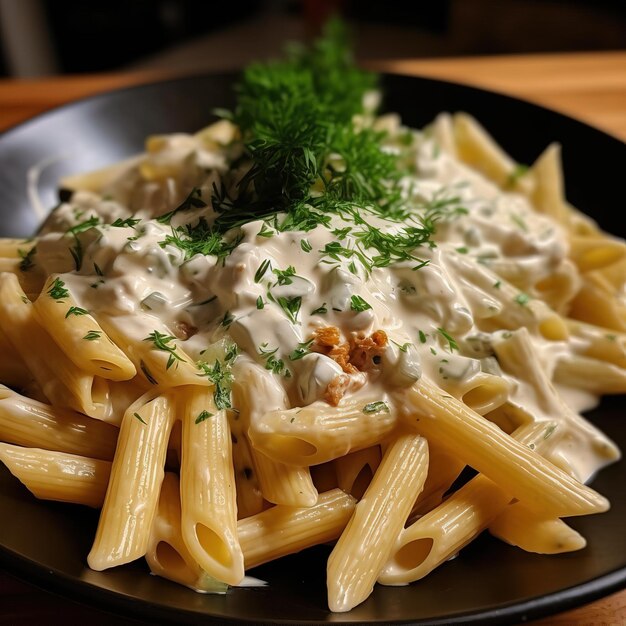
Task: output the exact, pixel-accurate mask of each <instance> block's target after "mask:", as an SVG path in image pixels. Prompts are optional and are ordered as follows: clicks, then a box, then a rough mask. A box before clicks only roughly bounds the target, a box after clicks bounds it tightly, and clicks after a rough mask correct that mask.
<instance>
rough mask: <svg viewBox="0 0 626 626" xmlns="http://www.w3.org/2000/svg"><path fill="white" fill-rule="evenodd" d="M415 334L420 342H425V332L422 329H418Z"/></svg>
mask: <svg viewBox="0 0 626 626" xmlns="http://www.w3.org/2000/svg"><path fill="white" fill-rule="evenodd" d="M417 334H418V336H419V338H420V343H426V333H424V331H422V330H418V331H417Z"/></svg>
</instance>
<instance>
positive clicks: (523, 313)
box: [451, 255, 568, 341]
mask: <svg viewBox="0 0 626 626" xmlns="http://www.w3.org/2000/svg"><path fill="white" fill-rule="evenodd" d="M451 261H452V264H453V267H454V269H455V270H456V271H458V273H459V275H460V276H461V277H462V279H463V282H462V287H463V290H464V291H466V292H467V293H468V294H469V295H470V296H471V297H475V295H476V289H479V290H480V291H482V292H483V293H484V294H486V295H487V296H489V298H491V299H492V300H493V304H492V305H491V306H489V307H487V308H486V309H485V310H484V312H483V311H481V315H480V317H481V318H483V325H484V326H485V327H486V328H489V329H493V330H499V329H509V330H514V329H516V328H521V327H522V326H524V327H527V328H530V329H536V330H537V331H538V332H539V333H540V334H541V335H542V336H543V337H545V338H546V339H550V340H552V341H559V340H564V339H567V336H568V334H567V326H566V325H565V323H564V322H563V318H562V317H561V316H560V315H559V314H558V313H556V312H555V311H553V310H552V309H550V307H548V305H546V304H545V302H542V301H541V300H535V299H533V298H530V296H529V295H528V294H526V293H524V292H521V291H519V290H518V289H517V288H516V287H514V286H513V285H511V284H509V283H507V282H506V281H505V280H502V279H501V278H500V277H499V276H498V275H497V274H495V273H493V272H491V271H489V270H488V269H487V268H486V267H484V266H482V265H479V264H477V263H475V262H474V261H472V260H471V259H468V258H467V257H466V256H465V255H458V256H457V257H456V258H455V257H451ZM483 316H484V317H483Z"/></svg>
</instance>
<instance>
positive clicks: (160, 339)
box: [144, 330, 185, 370]
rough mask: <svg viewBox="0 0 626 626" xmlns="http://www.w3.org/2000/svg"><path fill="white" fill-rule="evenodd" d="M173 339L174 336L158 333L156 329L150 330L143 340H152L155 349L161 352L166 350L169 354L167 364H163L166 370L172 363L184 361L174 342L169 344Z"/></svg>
mask: <svg viewBox="0 0 626 626" xmlns="http://www.w3.org/2000/svg"><path fill="white" fill-rule="evenodd" d="M175 339H176V337H172V336H171V335H165V334H164V333H160V332H159V331H158V330H155V331H153V332H151V333H150V334H149V335H148V336H147V337H145V338H144V341H150V342H152V344H153V346H154V349H155V350H161V351H162V352H167V353H168V354H169V356H168V358H167V364H166V366H165V369H166V370H168V369H170V367H172V365H174V363H176V362H177V361H183V362H184V361H185V359H183V358H182V357H181V356H180V355H179V354H177V352H176V350H177V346H176V344H174V345H170V344H171V342H172V341H175Z"/></svg>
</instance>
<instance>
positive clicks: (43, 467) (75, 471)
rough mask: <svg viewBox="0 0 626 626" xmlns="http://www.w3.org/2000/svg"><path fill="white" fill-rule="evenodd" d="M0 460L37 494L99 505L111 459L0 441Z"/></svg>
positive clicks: (49, 497) (63, 500) (59, 499)
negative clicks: (26, 446) (91, 457)
mask: <svg viewBox="0 0 626 626" xmlns="http://www.w3.org/2000/svg"><path fill="white" fill-rule="evenodd" d="M0 461H2V462H3V463H4V464H5V465H6V466H7V468H8V469H9V471H10V472H11V474H13V476H15V477H16V478H17V479H18V480H19V481H20V482H21V483H22V484H23V485H24V486H25V487H26V488H27V489H28V490H29V491H30V492H31V493H32V494H33V495H34V496H35V497H36V498H40V499H42V500H58V501H59V502H71V503H74V504H84V505H86V506H91V507H95V508H100V507H101V506H102V503H103V502H104V494H105V492H106V489H107V484H108V482H109V475H110V473H111V463H110V462H109V461H101V460H99V459H90V458H88V457H84V456H77V455H75V454H68V453H66V452H52V451H50V450H42V449H41V448H22V447H20V446H12V445H10V444H7V443H0Z"/></svg>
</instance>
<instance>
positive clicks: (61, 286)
mask: <svg viewBox="0 0 626 626" xmlns="http://www.w3.org/2000/svg"><path fill="white" fill-rule="evenodd" d="M48 295H49V296H50V297H51V298H52V299H54V300H64V299H65V298H69V297H70V292H69V291H68V290H67V289H65V283H64V282H63V281H62V280H61V279H60V278H55V279H54V281H53V282H52V285H50V289H48Z"/></svg>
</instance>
